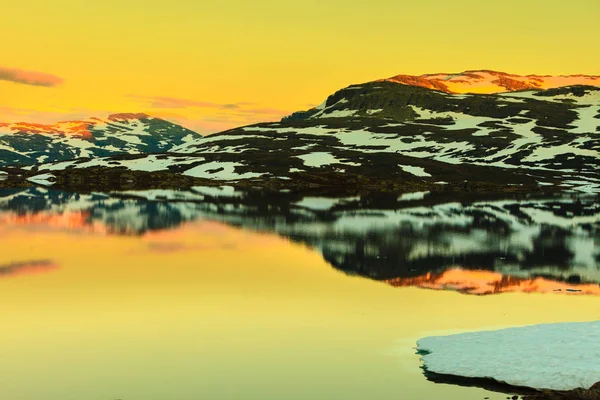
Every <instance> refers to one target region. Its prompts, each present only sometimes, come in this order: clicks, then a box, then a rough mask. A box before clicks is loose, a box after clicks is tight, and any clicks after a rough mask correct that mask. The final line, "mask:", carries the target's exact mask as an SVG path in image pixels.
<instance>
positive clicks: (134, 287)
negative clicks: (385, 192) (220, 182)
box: [0, 191, 600, 400]
mask: <svg viewBox="0 0 600 400" xmlns="http://www.w3.org/2000/svg"><path fill="white" fill-rule="evenodd" d="M54 195H58V194H56V193H55V194H53V195H52V196H54ZM52 196H49V194H48V193H47V192H42V193H40V192H31V191H29V192H25V193H23V192H18V193H17V192H4V193H3V197H1V199H2V200H0V205H2V211H1V212H0V243H1V245H0V246H1V250H2V251H1V252H0V304H1V306H0V326H1V327H2V328H1V329H0V369H1V371H2V374H0V397H1V398H3V399H11V400H37V399H44V400H54V399H56V400H58V399H60V400H66V399H90V400H96V399H98V400H114V399H123V400H166V399H182V400H187V399H190V400H191V399H194V400H195V399H277V400H282V399H361V400H364V399H483V398H484V397H489V398H490V399H504V398H506V394H501V393H495V392H488V391H486V390H483V389H479V388H469V387H460V386H453V385H445V384H436V383H433V382H430V381H428V380H427V379H426V378H425V377H424V375H423V371H422V370H421V368H420V367H421V363H420V361H419V358H418V355H416V354H415V349H414V347H415V342H416V340H417V339H419V338H421V337H424V336H430V335H438V334H449V333H454V332H463V331H471V330H481V329H494V328H502V327H508V326H519V325H528V324H534V323H543V322H559V321H587V320H595V319H599V318H600V307H599V306H600V297H597V296H594V295H583V294H566V293H564V291H561V292H560V293H559V292H556V293H555V292H553V293H538V292H539V291H548V290H547V287H546V286H544V285H538V286H537V287H538V288H540V289H539V290H537V291H536V290H535V288H534V289H532V287H533V286H531V282H532V281H531V279H533V277H532V276H531V274H530V275H527V274H523V273H520V274H515V277H516V278H515V279H517V278H519V279H523V278H524V277H525V278H527V279H528V280H526V281H518V279H517V282H520V286H521V287H527V288H529V291H530V292H531V293H523V292H522V291H519V290H511V291H512V292H511V293H502V294H493V295H487V296H478V295H473V294H465V293H469V292H477V290H475V289H473V287H474V286H477V287H481V286H482V285H483V286H485V285H487V284H489V281H490V279H492V280H493V279H495V278H494V274H500V276H501V277H502V276H506V275H505V273H506V272H505V271H504V270H505V269H506V266H505V265H504V264H502V263H501V264H502V265H501V268H497V269H495V270H494V269H490V268H482V269H474V268H475V267H474V266H473V265H472V264H473V263H475V261H474V260H476V258H473V257H471V256H469V257H467V253H468V251H466V250H464V249H463V251H462V253H460V254H462V258H461V257H458V258H457V255H454V256H453V257H454V262H453V263H450V264H449V265H448V266H447V267H445V269H443V270H441V272H440V270H439V269H435V268H434V269H433V270H432V271H430V272H429V276H430V277H431V276H434V278H435V277H437V278H436V279H437V281H436V280H433V281H432V280H429V281H428V282H427V285H424V284H423V282H421V281H418V280H416V281H415V279H416V278H418V277H421V278H422V277H423V276H427V271H422V270H417V269H418V268H420V267H419V265H421V264H418V265H417V264H414V263H413V264H410V265H412V266H413V267H412V268H408V267H407V268H404V269H402V268H400V270H394V269H393V268H392V272H393V273H392V272H389V267H385V268H383V267H382V268H383V269H381V268H380V269H376V270H375V272H373V271H370V272H368V271H367V272H365V271H362V272H361V271H358V272H357V271H348V270H344V268H342V266H343V265H347V263H348V262H349V261H347V260H349V259H354V258H356V257H358V258H359V259H360V260H363V261H364V260H366V259H368V257H366V258H365V249H367V250H366V253H367V254H370V253H369V251H371V250H369V249H371V248H373V249H375V250H372V252H374V253H376V254H375V256H374V257H375V258H377V254H384V253H383V252H381V251H380V250H377V249H382V248H391V247H392V246H390V244H389V243H390V241H391V240H393V238H394V237H395V238H396V240H397V242H398V243H405V242H406V233H404V235H403V237H404V238H402V237H401V235H399V234H398V232H397V230H392V232H395V233H393V234H392V233H389V234H386V235H383V234H381V235H379V236H378V235H374V234H373V233H368V234H367V233H365V232H364V231H360V230H359V232H358V233H356V232H357V231H356V229H355V230H354V232H355V233H356V234H354V235H350V236H348V235H347V234H339V235H337V236H336V238H337V239H336V240H335V241H333V242H332V241H331V240H329V239H327V238H328V236H327V235H326V234H324V233H323V232H325V231H327V230H326V229H325V228H326V227H327V226H331V224H333V223H334V221H332V220H331V219H330V220H329V222H323V221H321V220H319V221H316V222H315V220H314V219H313V220H312V221H313V222H314V223H318V224H319V225H318V226H320V227H321V228H320V230H315V229H312V230H307V229H305V228H302V229H300V228H299V226H300V225H298V224H299V222H298V221H296V222H289V221H288V223H283V224H279V225H278V226H279V228H278V229H274V228H273V226H275V225H273V224H266V223H265V220H264V219H263V220H261V219H256V218H255V217H253V218H252V221H254V222H253V224H250V223H246V222H247V221H248V220H247V219H245V220H244V221H246V222H244V221H241V220H239V219H236V221H235V222H232V221H225V222H227V223H225V222H223V221H224V220H225V219H227V218H225V217H226V216H227V215H226V214H223V213H222V212H221V213H218V212H216V211H214V212H213V214H211V213H206V212H204V214H202V215H200V214H198V215H194V216H193V218H192V216H191V214H189V213H188V214H187V216H188V218H181V215H180V216H179V217H177V218H176V219H174V218H173V215H171V214H169V213H162V214H160V215H161V216H162V217H161V218H158V217H157V216H156V205H154V206H151V207H148V206H147V205H146V206H145V207H140V204H142V203H140V202H139V201H137V200H136V201H135V202H134V203H135V204H136V205H137V207H133V208H132V207H122V205H123V203H122V201H121V200H115V199H108V198H102V200H98V201H96V200H94V201H92V200H90V199H91V198H89V197H78V196H76V197H73V196H70V195H66V194H61V195H60V196H59V198H58V200H57V198H54V200H52V199H51V197H52ZM61 196H62V197H61ZM100 203H101V204H102V206H101V207H100V206H99V204H100ZM132 204H133V203H132ZM144 204H145V203H144ZM169 204H171V203H168V204H163V205H162V206H161V207H167V208H168V206H169ZM178 207H179V208H178V209H181V204H180V205H179V206H178ZM159 208H160V207H159ZM152 210H154V211H152ZM153 213H154V214H153ZM169 215H171V216H170V217H169ZM178 215H179V214H178ZM588 216H589V215H588ZM216 220H220V221H216ZM123 221H129V222H128V223H127V224H128V225H127V226H128V229H121V228H123V226H122V225H119V224H123V223H124V222H123ZM305 224H306V221H305ZM594 224H596V222H592V223H588V225H589V226H583V227H580V228H581V229H582V232H584V234H582V236H581V235H580V236H577V235H575V234H566V233H564V229H563V237H564V238H565V240H566V242H564V241H563V242H561V241H560V240H558V239H556V238H555V239H556V240H555V241H554V242H553V243H562V245H561V246H562V247H565V246H566V250H567V251H569V252H570V253H569V254H571V256H570V260H571V261H570V262H567V264H569V265H571V266H572V267H569V268H571V269H570V270H569V269H568V268H567V269H565V268H566V267H565V265H562V264H561V265H537V269H538V270H545V271H547V273H546V274H545V275H544V276H545V278H543V279H542V281H538V283H539V282H542V283H544V282H545V283H547V284H548V282H550V283H549V284H550V287H551V288H554V289H552V291H556V287H559V286H560V285H563V286H564V285H567V284H570V283H569V282H571V283H573V281H574V280H575V281H576V284H577V285H575V286H573V287H583V286H578V285H583V284H586V285H588V287H593V284H594V283H595V285H596V286H597V282H595V281H593V279H594V276H595V273H596V272H597V270H598V265H597V264H595V263H596V261H597V259H596V258H595V257H596V253H595V250H593V247H592V250H590V249H589V243H588V242H586V240H588V239H589V240H591V241H592V242H591V243H592V245H595V244H596V243H597V242H596V241H597V236H596V233H595V230H594V229H595V228H594V227H595V225H594ZM233 225H237V226H233ZM250 225H252V226H254V229H251V228H252V226H250ZM266 225H268V226H270V227H271V229H258V228H259V227H262V228H264V227H265V226H266ZM240 226H241V227H240ZM305 226H306V225H305ZM394 226H396V225H394ZM323 227H325V228H323ZM592 228H594V229H592ZM324 229H325V231H324ZM257 231H261V232H257ZM282 231H285V232H284V233H285V234H284V233H282ZM307 231H310V232H313V233H314V232H315V231H318V232H321V233H319V234H318V235H317V236H314V235H313V236H310V235H308V234H306V232H307ZM412 231H413V232H414V231H415V229H412ZM294 232H295V233H294ZM300 232H304V234H300ZM403 232H406V231H405V230H403ZM452 232H454V231H452ZM462 232H463V233H462V234H463V236H464V235H466V233H465V232H467V231H465V230H464V229H463V230H462ZM586 232H587V233H586ZM488 234H489V232H488ZM307 235H308V236H307ZM393 235H395V236H393ZM414 235H415V237H420V236H419V234H418V233H415V234H414ZM477 235H479V236H478V237H480V238H481V237H482V235H484V233H481V232H480V233H478V234H477ZM573 235H575V236H577V237H578V239H573V237H575V236H573ZM309 236H310V237H312V238H313V239H314V240H313V239H311V240H313V242H311V240H309V239H308V237H309ZM467 236H469V237H470V236H471V234H470V233H469V234H468V235H467ZM520 237H523V236H522V234H521V236H520ZM536 237H537V236H536ZM290 238H292V239H293V240H291V239H290ZM315 238H318V240H317V239H315ZM344 238H345V239H344ZM351 238H352V239H351ZM357 238H359V239H360V238H363V239H361V240H363V242H361V243H363V244H362V245H361V246H362V247H361V246H358V247H360V248H361V249H362V250H360V249H359V250H357V245H356V240H358V239H357ZM365 238H369V239H368V240H367V241H368V243H371V244H369V245H365V244H364V240H366V239H365ZM377 238H380V239H377ZM568 238H571V239H569V240H567V239H568ZM586 238H587V239H586ZM315 240H316V242H315ZM419 240H420V239H418V240H417V239H415V241H416V242H418V243H420V242H419ZM523 240H525V239H523ZM374 242H377V243H379V244H381V245H382V246H383V244H385V246H383V247H381V246H379V247H378V246H377V245H373V244H372V243H374ZM575 242H576V243H577V246H575V247H577V249H580V250H577V251H575V252H573V251H572V250H573V249H575V247H574V246H571V247H569V245H564V243H567V244H568V243H575ZM332 243H337V244H336V245H335V246H334V245H333V244H332ZM340 243H346V244H347V245H346V246H345V247H344V246H342V245H341V244H340ZM545 243H546V244H545V245H544V246H545V247H544V246H542V247H543V248H545V249H547V248H550V249H552V248H554V247H552V246H551V245H549V244H548V243H547V242H545ZM582 243H583V244H582ZM586 243H588V245H587V247H586ZM556 246H559V245H558V244H557V245H556ZM434 247H435V246H434ZM442 247H443V249H445V250H444V251H442V250H439V251H434V252H433V253H435V254H437V255H436V256H435V257H438V259H440V260H442V259H441V258H439V254H440V251H441V252H442V253H444V252H445V253H444V254H446V255H448V254H450V255H452V254H454V253H453V251H454V250H452V247H451V246H450V247H448V246H446V245H445V246H442ZM327 249H337V250H336V251H338V252H340V251H342V250H343V249H351V251H350V253H351V254H353V257H354V258H353V257H350V256H349V254H350V253H349V252H348V251H345V252H342V253H343V254H344V255H345V256H346V258H344V260H345V261H344V262H343V263H342V262H340V263H339V264H338V265H336V263H335V260H334V257H329V259H328V257H326V254H329V253H327V251H328V250H327ZM411 249H412V248H411ZM569 249H570V250H569ZM563 250H564V249H563ZM403 251H404V252H406V251H408V250H406V249H404V250H403ZM531 251H533V250H531ZM561 251H562V250H560V249H559V250H557V252H558V253H556V254H562V253H561ZM584 252H587V253H585V255H584V254H583V253H584ZM563 253H564V251H563ZM336 254H337V253H336ZM357 254H358V256H357ZM360 254H362V258H361V257H360ZM394 254H396V253H394ZM403 254H404V253H403ZM428 254H429V255H430V256H431V254H432V252H429V253H428ZM469 254H470V253H469ZM494 254H495V253H494ZM512 254H513V252H511V251H508V250H507V251H505V253H504V256H502V257H504V258H505V259H506V258H507V257H508V258H511V257H512ZM527 254H529V253H527ZM380 257H381V256H380ZM390 257H391V256H390ZM449 257H450V256H449ZM496 257H500V256H496ZM515 257H516V258H515V259H519V258H518V257H517V256H515ZM388 258H389V257H388ZM413 258H414V257H413ZM413 258H410V257H408V258H407V256H404V258H402V257H400V258H397V257H396V258H395V259H394V260H392V261H393V262H392V264H394V265H400V264H402V263H403V262H406V260H408V259H411V260H412V259H413ZM443 259H444V260H445V259H446V258H443ZM402 260H404V261H402ZM461 260H463V261H461ZM465 260H466V261H465ZM482 260H483V259H482ZM577 260H579V261H577ZM442 261H443V260H442ZM361 262H362V261H361ZM461 262H462V263H463V264H461ZM482 262H483V261H482ZM561 262H562V261H561ZM444 263H445V261H444V262H441V261H440V262H439V263H438V264H439V265H441V264H444ZM514 264H515V262H511V265H513V267H514ZM517 264H518V263H517ZM563 264H564V263H563ZM352 265H354V264H352ZM386 265H387V264H386ZM444 265H445V264H444ZM332 266H333V267H335V268H332ZM515 268H516V267H515ZM413 270H414V271H413ZM394 271H395V272H394ZM402 271H404V272H402ZM406 271H408V272H406ZM448 271H454V272H453V273H454V274H456V273H459V274H460V273H461V272H460V271H462V273H463V275H464V274H465V273H466V275H464V276H463V278H464V277H465V276H466V278H465V279H466V281H465V280H464V279H463V280H462V281H461V280H460V279H458V278H454V281H453V282H452V284H453V285H454V286H452V285H449V284H445V286H444V287H445V288H446V289H448V288H453V289H455V290H428V289H424V288H421V287H415V286H414V285H421V286H423V287H427V286H429V287H438V286H439V285H441V284H442V283H440V282H441V280H440V279H442V277H444V276H445V275H444V273H447V272H448ZM457 271H458V272H457ZM465 271H466V272H465ZM502 271H504V272H502ZM548 271H550V272H548ZM552 271H554V272H552ZM556 271H562V272H561V274H562V275H561V274H558V273H556ZM581 271H585V273H582V272H581ZM348 272H352V273H351V274H349V273H348ZM384 272H385V273H384ZM467 272H468V273H467ZM369 274H370V275H373V274H375V275H377V274H380V276H378V277H377V276H375V277H371V279H369V278H367V277H365V276H366V275H369ZM411 274H412V275H411ZM432 274H433V275H432ZM473 274H475V275H473ZM482 274H483V275H482ZM485 274H491V277H490V276H488V275H485ZM503 274H504V275H503ZM586 274H587V275H586ZM361 275H362V276H361ZM559 275H561V276H562V278H560V279H559V278H557V277H558V276H559ZM574 275H577V276H579V277H580V278H578V279H575V278H573V276H574ZM569 277H571V278H570V280H569ZM409 278H410V279H413V284H414V285H412V286H411V283H410V282H409V280H410V279H409ZM399 279H400V281H399ZM461 279H462V278H461ZM536 279H540V277H539V276H537V278H536ZM505 280H506V279H505ZM398 282H401V283H402V285H400V284H399V283H398ZM419 282H420V283H419ZM465 282H467V283H465ZM482 282H483V283H482ZM512 282H513V283H514V282H515V281H512ZM523 282H525V283H526V284H527V285H529V286H527V285H525V286H523V285H524V284H523ZM390 283H391V284H390ZM394 283H395V284H396V286H401V287H394V286H393V284H394ZM478 285H479V286H478ZM552 285H554V286H552ZM556 285H559V286H556ZM508 286H510V285H508ZM513 286H514V285H513ZM517 286H519V285H517ZM563 286H560V287H563ZM460 291H462V292H464V293H461V292H460ZM522 356H523V355H521V354H515V357H522Z"/></svg>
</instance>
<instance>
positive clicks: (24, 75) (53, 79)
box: [0, 66, 64, 87]
mask: <svg viewBox="0 0 600 400" xmlns="http://www.w3.org/2000/svg"><path fill="white" fill-rule="evenodd" d="M0 80H1V81H8V82H14V83H21V84H23V85H32V86H45V87H54V86H58V85H60V84H61V83H63V82H64V79H63V78H60V77H58V76H56V75H52V74H47V73H45V72H38V71H25V70H22V69H17V68H8V67H2V66H0Z"/></svg>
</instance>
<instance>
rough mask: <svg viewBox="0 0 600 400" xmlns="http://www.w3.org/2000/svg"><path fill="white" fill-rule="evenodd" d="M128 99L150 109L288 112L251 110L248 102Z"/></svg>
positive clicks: (157, 98)
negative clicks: (143, 103) (141, 102)
mask: <svg viewBox="0 0 600 400" xmlns="http://www.w3.org/2000/svg"><path fill="white" fill-rule="evenodd" d="M129 97H131V98H134V99H139V100H142V101H144V102H145V103H146V106H147V107H151V108H170V109H176V108H179V109H181V108H212V109H219V110H230V111H235V112H237V113H243V114H268V115H285V114H287V113H289V111H288V110H280V109H276V108H268V107H267V108H256V107H255V108H251V106H256V104H255V103H250V102H236V103H215V102H211V101H203V100H193V99H183V98H178V97H168V96H138V95H130V96H129Z"/></svg>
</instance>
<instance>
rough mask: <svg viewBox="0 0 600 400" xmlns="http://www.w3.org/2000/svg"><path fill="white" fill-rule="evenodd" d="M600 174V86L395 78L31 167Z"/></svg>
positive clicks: (112, 173) (414, 182)
mask: <svg viewBox="0 0 600 400" xmlns="http://www.w3.org/2000/svg"><path fill="white" fill-rule="evenodd" d="M586 79H587V78H586ZM599 171H600V87H596V86H583V85H576V86H565V87H559V88H554V89H536V90H525V91H515V92H503V93H492V94H452V93H446V92H445V91H441V90H433V89H429V88H425V87H421V86H410V85H405V84H398V83H395V82H392V81H386V80H384V81H376V82H368V83H365V84H359V85H352V86H349V87H347V88H345V89H342V90H340V91H338V92H336V93H334V94H332V95H331V96H329V97H328V98H327V100H326V101H325V102H323V103H322V104H321V105H320V106H318V107H315V108H312V109H309V110H306V111H300V112H296V113H294V114H292V115H290V116H288V117H286V118H284V119H282V121H280V122H277V123H262V124H255V125H250V126H245V127H240V128H236V129H232V130H229V131H225V132H221V133H218V134H214V135H209V136H206V137H199V138H197V139H194V140H190V141H188V142H186V143H183V144H181V145H178V146H175V147H173V148H171V149H170V150H169V152H167V153H164V154H153V155H127V156H115V157H104V158H97V157H96V158H80V159H76V160H70V161H66V162H61V163H49V164H43V165H39V166H34V167H29V171H28V172H27V174H28V175H29V177H30V179H32V180H33V181H35V182H38V183H40V184H46V185H56V187H64V188H71V189H73V190H81V189H85V190H94V188H96V189H97V188H99V187H101V188H103V189H111V188H114V187H115V185H116V186H118V182H124V181H126V182H127V185H128V187H130V188H134V187H137V188H149V187H152V185H161V187H165V185H171V186H172V187H173V186H177V185H181V184H185V185H188V186H189V185H194V184H215V183H219V182H221V183H222V182H233V183H234V184H235V185H236V186H247V187H251V186H260V187H263V188H270V189H274V190H279V189H307V190H312V189H317V188H320V189H321V190H324V189H326V188H329V189H331V188H337V189H339V190H346V191H349V192H352V191H356V190H371V189H373V190H391V191H398V192H410V191H418V190H433V191H448V190H449V191H454V192H457V191H487V192H489V191H511V192H514V191H522V192H535V191H563V190H576V191H581V192H589V193H597V192H599V191H600V172H599ZM32 175H33V176H32ZM184 178H185V179H184ZM169 182H172V183H169Z"/></svg>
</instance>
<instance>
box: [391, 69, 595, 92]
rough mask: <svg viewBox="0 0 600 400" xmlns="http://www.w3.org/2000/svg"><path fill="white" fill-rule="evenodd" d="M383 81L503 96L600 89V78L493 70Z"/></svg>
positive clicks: (405, 77)
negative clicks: (576, 87)
mask: <svg viewBox="0 0 600 400" xmlns="http://www.w3.org/2000/svg"><path fill="white" fill-rule="evenodd" d="M381 81H387V82H396V83H402V84H404V85H410V86H420V87H425V88H429V89H435V90H440V91H443V92H446V93H499V92H513V91H518V90H530V89H552V88H558V87H562V86H573V85H590V86H600V76H594V75H560V76H551V75H524V76H523V75H514V74H507V73H505V72H498V71H490V70H474V71H465V72H460V73H454V74H425V75H418V76H415V75H396V76H393V77H391V78H387V79H382V80H381Z"/></svg>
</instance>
